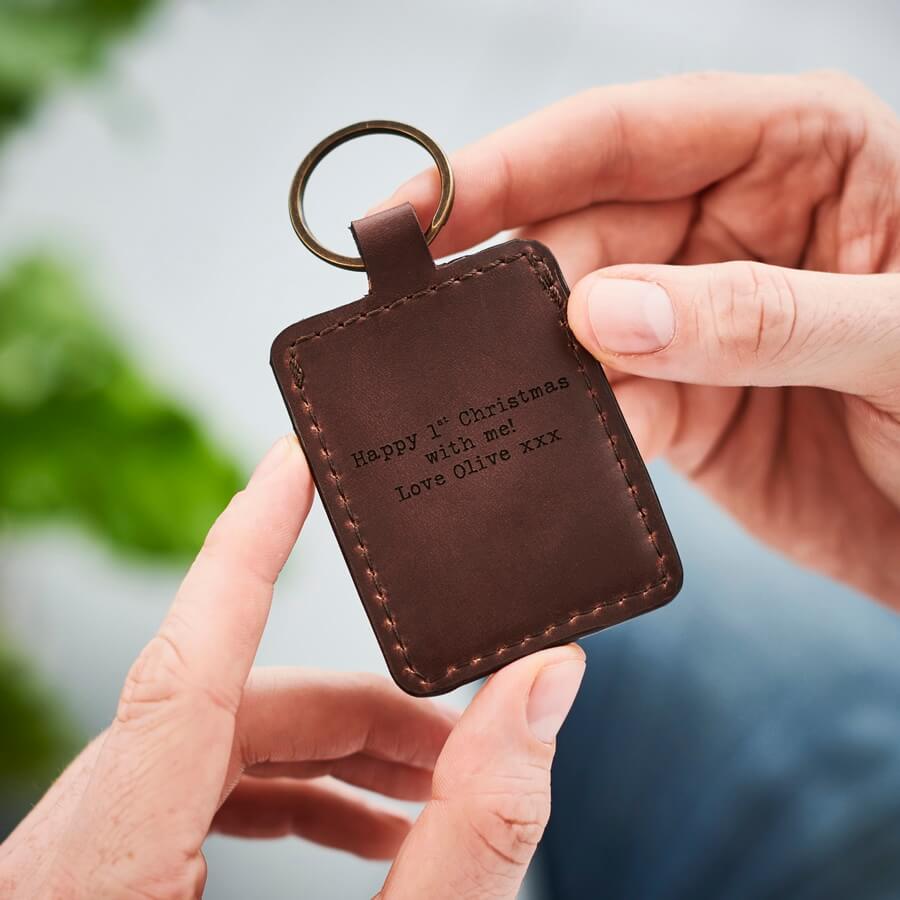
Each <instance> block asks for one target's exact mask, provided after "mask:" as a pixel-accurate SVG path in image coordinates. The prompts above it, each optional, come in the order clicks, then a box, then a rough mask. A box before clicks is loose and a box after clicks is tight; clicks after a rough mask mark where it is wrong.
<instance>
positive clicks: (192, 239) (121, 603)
mask: <svg viewBox="0 0 900 900" xmlns="http://www.w3.org/2000/svg"><path fill="white" fill-rule="evenodd" d="M898 36H900V5H898V4H897V3H894V2H889V0H882V2H869V3H864V4H861V3H858V4H849V3H846V2H827V0H818V2H812V0H803V2H794V3H790V4H789V3H786V2H783V0H782V2H774V0H767V2H765V0H738V2H732V3H728V4H725V3H717V2H711V0H703V2H694V3H687V4H676V3H663V2H655V3H654V2H646V0H643V2H636V0H631V2H628V3H616V4H613V3H599V2H594V3H589V2H579V3H575V2H573V3H565V2H561V3H553V4H549V3H540V2H536V0H515V2H503V0H477V2H476V0H458V2H456V3H453V4H449V3H423V2H402V3H400V2H398V3H390V4H388V3H372V2H331V3H314V2H305V3H302V4H301V3H293V4H286V3H272V2H256V3H252V4H251V3H244V4H241V3H236V2H221V3H217V4H212V3H201V2H181V3H175V2H171V3H167V4H163V5H162V6H161V8H160V10H159V12H158V14H156V15H155V16H153V17H152V19H151V20H150V22H149V24H148V25H147V26H145V27H143V28H142V29H141V30H140V31H138V32H137V33H136V34H133V35H131V36H129V37H128V38H126V39H125V40H124V41H123V42H120V43H119V44H118V45H117V46H116V48H115V50H114V51H113V54H112V59H111V60H110V62H109V63H108V65H107V66H106V69H105V71H104V72H103V74H102V75H101V76H99V77H97V78H95V79H92V80H89V81H86V82H83V83H79V84H77V85H75V86H71V85H69V86H67V87H65V88H63V89H62V90H60V91H58V92H56V93H55V94H53V95H52V96H51V97H50V98H49V99H48V100H47V101H46V102H45V103H44V104H43V105H42V106H41V108H40V109H39V110H38V112H37V114H36V115H35V116H34V117H33V118H32V119H31V121H30V122H29V123H28V124H27V125H26V126H25V127H24V128H22V129H20V130H19V131H18V132H17V134H16V135H15V136H14V138H13V139H12V140H11V141H9V142H7V144H6V147H5V152H4V154H3V156H2V157H0V178H2V183H0V191H2V194H0V196H2V205H0V255H2V256H3V257H4V258H12V257H13V256H14V255H15V254H16V253H17V252H19V251H21V250H22V249H23V248H27V247H31V246H33V245H35V244H39V245H42V246H43V245H47V244H49V245H50V246H52V247H53V248H54V249H56V250H60V249H61V250H62V251H63V252H65V253H67V254H69V255H70V256H71V257H73V258H76V259H77V260H78V261H79V265H80V266H81V268H82V270H83V271H84V272H86V273H87V278H88V281H89V283H91V284H92V285H93V286H94V287H95V290H94V293H95V294H96V295H98V296H99V297H100V298H101V300H102V301H103V302H104V304H105V310H106V312H107V319H108V324H109V327H110V328H111V329H112V330H114V331H115V332H117V333H118V334H119V335H120V336H121V337H122V339H123V341H124V342H125V344H126V345H127V346H128V347H129V348H130V350H131V352H132V354H133V356H134V358H135V359H136V360H138V361H139V363H140V365H141V366H142V368H143V369H144V371H145V372H147V373H148V374H149V375H150V376H151V377H152V378H153V379H154V380H155V381H156V382H157V383H159V384H162V385H163V386H165V387H166V388H167V389H168V391H169V392H170V393H172V394H174V395H176V396H178V397H180V398H182V399H183V400H184V401H185V402H186V404H187V405H188V406H190V407H191V408H192V409H193V410H195V411H196V412H197V413H198V415H199V416H200V417H201V418H202V419H203V420H204V422H205V423H206V424H207V425H208V426H209V428H210V429H211V430H212V432H213V433H214V434H215V435H216V436H217V437H218V439H219V440H220V441H221V442H222V443H223V444H224V445H225V446H227V447H229V448H231V449H232V450H233V451H234V452H235V453H236V454H237V455H238V457H239V458H240V459H242V460H244V461H245V463H246V465H247V466H250V465H252V462H253V461H254V460H255V458H256V457H257V456H259V455H260V454H261V453H262V452H263V451H264V450H265V449H266V447H267V446H268V445H269V444H270V443H271V442H272V441H273V440H274V439H275V438H276V437H277V436H278V435H279V434H281V433H282V432H284V431H286V430H287V429H288V428H289V422H288V418H287V416H286V413H285V411H284V408H283V406H282V403H281V399H280V397H279V395H278V391H277V389H276V387H275V384H274V381H273V379H272V376H271V373H270V370H269V367H268V351H269V344H270V342H271V339H272V338H273V337H274V335H275V334H276V333H277V332H278V331H279V330H280V329H281V328H283V327H284V326H285V325H287V324H289V323H290V322H293V321H295V320H297V319H299V318H302V317H304V316H307V315H310V314H312V313H315V312H318V311H321V310H324V309H326V308H329V307H331V306H334V305H337V304H339V303H343V302H347V301H349V300H352V299H355V298H356V297H357V296H359V295H361V294H362V293H363V292H364V290H365V280H364V278H363V277H362V276H359V275H355V274H351V273H347V272H343V271H340V270H338V269H334V268H332V267H329V266H327V265H326V264H324V263H322V262H320V261H318V260H317V259H315V258H314V257H312V256H311V255H310V254H309V253H307V252H306V251H305V250H304V248H303V247H302V246H301V245H300V244H299V242H298V241H297V239H296V238H295V237H294V234H293V232H292V230H291V227H290V224H289V221H288V217H287V207H286V199H287V189H288V185H289V183H290V179H291V176H292V174H293V171H294V168H295V167H296V165H297V163H298V162H299V160H300V159H301V157H302V156H303V155H304V154H305V153H306V152H307V150H308V149H309V148H310V147H311V146H312V145H313V144H314V143H315V142H317V141H318V140H319V139H320V138H321V137H323V136H324V135H325V134H327V133H328V132H330V131H332V130H333V129H335V128H337V127H340V126H342V125H345V124H347V123H349V122H353V121H356V120H358V119H363V118H395V119H400V120H404V121H408V122H411V123H413V124H415V125H417V126H419V127H420V128H422V129H424V130H426V131H428V132H429V133H430V134H432V135H433V136H434V137H435V138H436V139H437V140H438V141H439V143H441V144H442V145H443V146H444V147H445V148H446V149H454V148H457V147H459V146H461V145H463V144H464V143H466V142H468V141H470V140H473V139H475V138H477V137H478V136H480V135H482V134H483V133H485V132H487V131H490V130H493V129H495V128H497V127H499V126H500V125H503V124H505V123H507V122H509V121H511V120H513V119H516V118H518V117H520V116H522V115H524V114H526V113H528V112H531V111H533V110H535V109H537V108H539V107H541V106H543V105H545V104H548V103H550V102H552V101H554V100H556V99H559V98H561V97H564V96H566V95H568V94H571V93H573V92H576V91H579V90H581V89H583V88H586V87H589V86H592V85H596V84H602V83H608V82H616V81H630V80H635V79H642V78H649V77H655V76H661V75H665V74H668V73H674V72H681V71H689V70H696V69H709V68H721V69H735V70H741V71H766V72H797V71H802V70H806V69H810V68H821V67H828V68H842V69H845V70H848V71H850V72H851V73H853V74H854V75H856V76H857V77H859V78H861V79H862V80H863V81H865V82H866V83H867V84H868V85H869V86H870V87H871V88H872V89H874V90H875V91H876V92H878V93H879V94H880V95H881V96H882V97H884V98H885V99H886V100H887V101H889V102H891V103H892V104H893V105H894V106H895V107H896V106H898V104H900V79H898V77H897V76H898V57H897V47H898ZM426 164H427V157H425V155H424V154H423V153H422V152H421V151H419V150H417V149H416V148H415V147H413V146H412V145H409V144H407V143H406V142H403V141H399V140H394V139H391V138H384V137H379V138H373V139H370V140H367V141H360V142H355V143H353V144H351V145H348V146H347V147H345V148H342V149H341V150H339V151H338V152H337V153H335V154H334V156H333V157H331V158H329V160H328V161H327V163H325V164H324V165H323V166H322V167H321V169H320V170H319V172H317V173H316V176H315V178H314V181H313V183H312V185H311V187H310V191H309V211H310V218H311V220H312V222H313V223H314V225H315V228H316V229H317V231H318V232H319V233H320V234H321V235H322V237H323V238H324V239H325V240H326V242H327V243H329V244H331V245H334V246H336V247H340V248H341V249H343V250H344V251H345V252H347V251H349V250H350V247H351V243H350V236H349V234H348V233H347V231H346V226H347V224H348V223H349V221H350V219H351V218H354V217H357V216H359V215H361V214H362V213H363V212H364V211H365V210H366V209H367V207H368V206H369V205H371V204H372V203H374V202H375V201H376V200H378V199H380V198H382V197H383V196H385V195H387V194H388V193H390V192H391V191H392V190H393V188H394V187H395V186H396V185H397V184H398V183H399V182H400V181H401V180H403V179H404V178H406V177H408V176H409V175H411V174H413V173H414V172H415V171H417V170H418V169H419V168H421V167H423V166H425V165H426ZM0 440H2V437H0ZM655 475H656V478H657V481H658V486H659V489H660V493H661V497H662V501H663V505H664V507H665V508H666V510H667V512H668V513H669V515H670V517H671V519H672V524H673V528H674V530H675V534H676V539H677V540H679V542H680V543H681V545H682V547H683V549H684V555H685V569H686V573H687V587H686V589H685V592H684V594H683V596H682V597H681V598H680V599H679V600H678V601H677V604H678V605H679V606H687V605H689V604H691V602H692V600H691V598H692V596H694V595H695V594H696V593H697V592H698V591H702V592H703V593H704V594H709V593H711V592H715V591H716V590H718V586H719V585H724V583H725V581H726V574H728V573H733V572H734V571H736V570H738V569H740V570H745V569H746V560H747V558H748V555H749V556H750V558H752V559H753V560H756V561H757V562H756V563H755V564H754V566H753V568H754V569H755V570H756V575H755V576H754V578H755V581H754V582H748V583H747V585H745V586H744V588H743V589H742V590H739V591H737V592H736V595H741V596H747V597H749V596H751V595H752V592H753V591H754V590H767V591H772V590H776V591H783V592H784V594H785V596H787V595H788V594H796V593H800V594H803V593H804V592H810V591H816V592H819V593H821V595H822V596H823V597H824V598H826V599H828V598H830V599H831V600H833V602H842V601H843V600H844V599H845V596H846V595H845V592H844V591H842V590H839V589H837V588H835V587H831V586H826V585H824V583H822V582H820V581H818V580H817V579H814V578H812V577H811V576H808V575H805V574H803V573H799V572H796V571H795V570H793V569H791V568H790V567H789V566H787V565H786V564H784V563H781V562H779V561H776V560H774V558H772V557H770V556H769V555H768V554H765V553H763V552H762V551H760V550H759V549H758V548H755V547H753V546H751V544H750V542H749V541H748V540H747V539H746V538H744V537H743V536H742V535H741V534H740V533H738V531H737V529H735V528H734V527H733V526H731V525H730V523H727V522H726V521H725V520H724V519H722V518H720V517H717V516H715V517H713V518H709V516H710V515H711V513H710V512H709V509H708V507H707V505H706V504H705V502H704V501H703V500H701V499H700V498H698V497H697V496H696V495H695V494H694V493H693V492H692V491H691V490H689V489H688V488H686V487H685V486H684V485H683V484H681V483H680V482H679V481H678V480H677V479H675V478H674V477H673V476H671V475H670V474H669V473H668V472H666V471H665V470H663V469H662V468H658V469H656V471H655ZM701 514H702V515H701ZM710 523H712V524H710ZM0 553H2V557H0V560H2V566H3V572H2V577H3V584H4V592H3V594H4V596H5V597H7V598H11V597H15V598H17V599H16V602H15V603H12V602H11V601H10V602H8V604H7V605H8V608H7V609H4V611H3V615H4V618H5V621H6V624H7V626H8V627H9V628H10V629H11V630H12V632H13V634H14V635H15V637H16V639H17V640H18V641H20V642H21V643H23V644H24V646H26V647H27V648H28V652H29V653H30V654H31V655H33V656H34V658H35V659H36V660H37V662H38V665H39V667H40V669H41V671H42V672H43V674H44V675H45V677H46V679H47V680H48V681H49V683H50V684H51V685H53V686H54V688H55V690H56V691H57V692H58V693H59V694H60V695H61V696H62V697H63V698H64V700H65V703H66V705H67V706H68V707H69V708H70V709H71V710H73V712H74V714H75V716H76V717H77V719H78V721H79V722H80V724H81V725H82V726H83V727H84V729H85V730H86V731H88V732H95V731H97V730H99V729H101V728H102V727H103V726H104V725H105V723H106V722H107V721H108V720H109V718H110V717H111V715H112V713H113V710H114V706H115V700H116V696H117V693H118V688H119V685H120V683H121V680H122V678H123V676H124V674H125V672H126V670H127V667H128V665H129V663H130V661H131V660H132V659H133V657H134V656H135V655H136V654H137V652H138V650H139V649H140V647H141V646H142V645H143V643H144V642H145V641H146V640H147V638H148V636H149V635H150V634H151V632H152V629H153V628H154V627H155V625H156V624H157V622H158V620H159V618H160V616H161V615H162V612H163V610H164V609H165V606H166V604H167V602H168V599H169V597H170V596H171V594H172V592H173V591H174V589H175V586H176V584H177V582H178V580H179V574H180V573H177V572H166V571H165V570H163V571H160V570H158V569H151V568H149V567H143V566H138V565H132V564H126V563H123V562H121V561H119V560H118V559H116V558H114V557H113V556H111V555H110V554H109V553H107V552H106V551H105V550H103V549H101V548H99V547H98V546H97V545H96V544H95V543H94V542H92V541H90V540H89V539H88V538H86V537H83V536H80V535H78V534H75V533H73V532H70V531H68V530H61V529H60V530H54V531H50V532H42V533H41V534H40V535H32V536H30V537H28V538H19V539H17V540H14V541H7V542H6V543H5V544H3V545H2V550H0ZM723 590H724V588H723ZM726 599H728V598H726ZM732 599H733V598H732ZM738 599H739V598H738ZM850 602H854V601H850ZM674 610H675V608H674V607H673V612H672V615H675V614H676V611H674ZM259 662H260V663H263V664H281V665H285V664H290V665H299V664H302V665H313V666H323V667H329V668H336V669H368V670H373V671H377V672H383V671H384V666H383V664H382V661H381V658H380V655H379V652H378V649H377V646H376V643H375V640H374V638H373V636H372V634H371V632H370V630H369V627H368V624H367V622H366V619H365V616H364V615H363V613H362V610H361V608H360V605H359V601H358V599H357V597H356V595H355V592H354V590H353V587H352V584H351V582H350V579H349V576H348V575H347V572H346V570H345V567H344V564H343V561H342V559H341V555H340V553H339V551H338V548H337V545H336V543H335V541H334V539H333V537H332V535H331V533H330V530H329V528H328V524H327V521H326V519H325V516H324V515H323V514H322V511H321V509H320V508H319V507H318V506H317V507H316V509H315V511H314V514H313V516H312V518H311V520H310V522H309V525H308V526H307V529H306V531H305V532H304V535H303V538H302V541H301V545H300V547H299V548H298V551H297V552H296V553H295V554H294V556H293V558H292V559H291V561H290V562H289V564H288V566H287V569H286V571H285V573H284V576H283V578H282V581H281V583H280V584H279V587H278V590H277V594H276V601H275V605H274V607H273V611H272V617H271V621H270V624H269V627H268V629H267V632H266V635H265V638H264V640H263V644H262V647H261V649H260V654H259ZM455 699H456V700H457V701H458V702H462V701H463V700H464V698H455ZM198 754H200V755H202V748H198ZM206 852H207V857H208V861H209V882H208V888H207V895H208V896H209V897H213V898H244V897H251V896H253V897H267V898H269V897H271V898H276V897H292V896H297V895H303V896H310V897H322V898H331V897H334V898H339V897H341V898H343V897H356V896H364V895H368V894H371V893H373V892H374V891H375V890H377V888H378V886H379V885H380V882H381V880H382V878H383V876H384V873H385V866H383V865H380V864H373V863H366V862H361V861H359V860H356V859H353V858H349V857H345V856H343V855H340V854H338V853H335V852H332V851H328V850H323V849H320V848H317V847H313V846H311V845H307V844H303V843H301V842H299V841H296V840H283V841H277V842H270V843H262V842H261V843H241V842H237V841H234V840H229V839H225V838H218V837H217V838H212V839H211V840H210V841H209V843H208V845H207V851H206Z"/></svg>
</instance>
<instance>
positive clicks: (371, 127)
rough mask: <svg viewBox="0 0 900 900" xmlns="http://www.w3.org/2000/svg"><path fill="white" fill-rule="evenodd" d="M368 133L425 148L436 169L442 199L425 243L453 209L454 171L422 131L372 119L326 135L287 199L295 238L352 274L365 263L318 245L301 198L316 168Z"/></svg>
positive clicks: (299, 172)
mask: <svg viewBox="0 0 900 900" xmlns="http://www.w3.org/2000/svg"><path fill="white" fill-rule="evenodd" d="M367 134H395V135H399V136H400V137H404V138H407V139H408V140H410V141H413V142H414V143H416V144H418V145H419V146H420V147H424V149H425V150H427V151H428V153H429V154H430V155H431V158H432V159H433V160H434V163H435V165H436V166H437V169H438V172H439V173H440V176H441V199H440V202H439V203H438V207H437V209H436V210H435V212H434V217H433V218H432V220H431V224H430V225H429V226H428V229H427V230H426V231H425V242H426V243H427V244H430V243H431V242H432V241H433V240H434V239H435V238H436V237H437V236H438V232H439V231H440V230H441V229H442V228H443V227H444V225H445V224H446V222H447V219H448V218H449V216H450V210H451V209H452V208H453V192H454V185H453V170H452V169H451V168H450V160H449V159H448V158H447V154H446V153H444V151H443V150H441V148H440V147H439V146H438V145H437V144H436V143H435V142H434V141H433V140H432V139H431V138H430V137H429V136H428V135H427V134H425V133H424V132H423V131H419V129H418V128H413V126H412V125H405V124H404V123H403V122H392V121H390V120H388V119H373V120H370V121H367V122H356V123H355V124H354V125H347V127H346V128H341V129H339V130H338V131H335V132H334V134H330V135H328V137H327V138H325V139H324V140H322V141H319V143H318V144H316V146H315V147H313V148H312V150H310V151H309V153H308V154H307V155H306V158H305V159H304V160H303V162H302V163H300V167H299V168H298V169H297V172H296V174H295V175H294V180H293V181H292V182H291V193H290V196H289V198H288V206H289V209H290V214H291V224H292V225H293V226H294V231H295V232H296V233H297V237H298V238H300V240H301V241H303V243H304V244H305V245H306V247H307V249H309V250H311V251H312V252H313V253H315V255H316V256H318V257H319V258H320V259H324V260H325V262H328V263H331V264H332V265H333V266H339V267H340V268H342V269H351V270H353V271H362V270H363V269H365V263H363V261H362V259H361V258H360V257H358V256H344V255H343V254H340V253H335V252H334V251H333V250H329V249H328V248H327V247H325V246H324V245H322V244H320V243H319V242H318V241H317V240H316V238H315V237H313V234H312V232H311V231H310V229H309V226H308V225H307V224H306V215H305V213H304V211H303V196H304V194H305V193H306V185H307V183H308V182H309V177H310V175H312V173H313V171H314V170H315V168H316V166H317V165H319V163H320V162H322V160H323V159H324V158H325V157H326V156H327V155H328V154H329V153H331V151H332V150H334V149H336V148H337V147H340V145H341V144H344V143H346V142H347V141H350V140H353V138H357V137H362V136H363V135H367Z"/></svg>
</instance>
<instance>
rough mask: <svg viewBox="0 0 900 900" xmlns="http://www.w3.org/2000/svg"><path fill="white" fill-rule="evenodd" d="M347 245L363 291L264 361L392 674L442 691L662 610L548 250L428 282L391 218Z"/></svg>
mask: <svg viewBox="0 0 900 900" xmlns="http://www.w3.org/2000/svg"><path fill="white" fill-rule="evenodd" d="M413 223H415V228H413V227H412V226H413ZM354 235H355V237H356V239H357V242H358V244H359V246H360V252H361V254H362V256H363V258H364V260H365V261H366V264H367V267H368V271H369V276H370V288H371V289H370V292H369V294H368V295H367V296H366V297H365V298H363V299H362V300H360V301H357V302H355V303H351V304H348V305H346V306H342V307H340V308H338V309H334V310H331V311H329V312H325V313H322V314H321V315H317V316H314V317H312V318H310V319H306V320H305V321H302V322H298V323H296V324H295V325H292V326H290V327H289V328H287V329H286V330H285V331H283V332H282V333H281V334H280V335H279V336H278V337H277V338H276V340H275V342H274V344H273V347H272V366H273V369H274V371H275V375H276V378H277V380H278V383H279V386H280V388H281V392H282V395H283V397H284V400H285V403H286V405H287V408H288V410H289V412H290V415H291V418H292V420H293V423H294V428H295V430H296V432H297V434H298V436H299V438H300V441H301V443H302V446H303V448H304V451H305V452H306V455H307V457H308V459H309V462H310V465H311V468H312V471H313V474H314V477H315V480H316V484H317V486H318V490H319V493H320V495H321V497H322V500H323V502H324V504H325V508H326V509H327V511H328V516H329V519H330V520H331V524H332V527H333V528H334V532H335V534H336V536H337V538H338V541H339V543H340V545H341V549H342V552H343V554H344V557H345V559H346V561H347V565H348V567H349V569H350V572H351V574H352V577H353V580H354V583H355V585H356V587H357V590H358V591H359V595H360V597H361V599H362V602H363V605H364V607H365V610H366V613H367V614H368V617H369V619H370V621H371V624H372V627H373V629H374V631H375V634H376V636H377V638H378V641H379V644H380V645H381V649H382V652H383V654H384V657H385V660H386V662H387V665H388V668H389V669H390V671H391V674H392V676H393V677H394V679H395V681H396V682H397V683H398V684H399V685H400V686H401V687H402V688H404V689H405V690H407V691H408V692H410V693H413V694H417V695H428V694H437V693H442V692H444V691H448V690H451V689H452V688H455V687H457V686H459V685H461V684H464V683H465V682H467V681H471V680H472V679H474V678H477V677H480V676H483V675H486V674H488V673H489V672H491V671H493V670H495V669H497V668H499V667H500V666H502V665H505V664H506V663H508V662H510V661H511V660H513V659H516V658H518V657H520V656H523V655H525V654H526V653H531V652H533V651H535V650H538V649H541V648H543V647H546V646H549V645H553V644H558V643H561V642H564V641H568V640H571V639H572V638H575V637H578V636H579V635H584V634H587V633H588V632H592V631H596V630H598V629H601V628H606V627H607V626H609V625H613V624H615V623H617V622H621V621H623V620H625V619H628V618H631V617H632V616H635V615H637V614H639V613H642V612H645V611H647V610H650V609H653V608H656V607H658V606H661V605H662V604H664V603H666V602H667V601H668V600H670V599H671V598H672V597H674V596H675V594H676V593H677V592H678V590H679V589H680V587H681V581H682V572H681V564H680V561H679V558H678V553H677V551H676V548H675V545H674V542H673V540H672V536H671V534H670V532H669V529H668V527H667V525H666V522H665V519H664V517H663V514H662V510H661V509H660V506H659V503H658V501H657V498H656V495H655V492H654V490H653V486H652V484H651V482H650V479H649V476H648V475H647V472H646V469H645V467H644V464H643V462H642V461H641V459H640V456H639V455H638V452H637V449H636V448H635V446H634V442H633V441H632V439H631V435H630V434H629V432H628V428H627V426H626V425H625V422H624V420H623V418H622V415H621V413H620V412H619V409H618V406H617V405H616V402H615V399H614V398H613V395H612V392H611V390H610V388H609V385H608V384H607V381H606V378H605V376H604V374H603V371H602V369H601V367H600V366H599V364H598V363H597V362H596V361H595V360H593V358H592V357H591V356H590V355H589V354H588V353H587V352H586V351H585V350H584V349H582V348H581V347H580V346H579V345H578V344H577V343H576V342H575V340H574V338H573V336H572V333H571V332H570V330H569V328H568V326H567V324H566V315H565V305H566V300H567V297H568V290H567V288H566V285H565V282H564V280H563V278H562V275H561V273H560V271H559V269H558V266H557V264H556V262H555V260H554V259H553V257H552V255H551V254H550V252H549V251H548V250H547V248H546V247H544V246H542V245H541V244H539V243H536V242H531V241H521V240H517V241H510V242H508V243H504V244H501V245H499V246H495V247H491V248H489V249H487V250H484V251H481V252H480V253H476V254H474V255H471V256H467V257H462V258H460V259H456V260H453V261H452V262H450V263H447V264H445V265H441V266H436V267H435V266H434V265H433V263H431V261H430V260H431V258H430V255H428V259H427V262H426V260H425V258H424V256H423V252H424V254H428V251H427V248H426V247H425V243H424V240H423V238H422V234H421V231H420V230H419V227H418V223H417V222H416V220H415V214H414V213H413V211H412V209H411V208H410V207H409V206H408V205H407V206H405V207H398V208H396V209H393V210H389V211H387V212H386V213H381V214H378V215H377V216H373V217H369V219H366V220H362V221H361V222H356V223H354Z"/></svg>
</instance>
